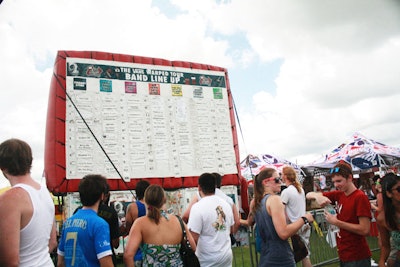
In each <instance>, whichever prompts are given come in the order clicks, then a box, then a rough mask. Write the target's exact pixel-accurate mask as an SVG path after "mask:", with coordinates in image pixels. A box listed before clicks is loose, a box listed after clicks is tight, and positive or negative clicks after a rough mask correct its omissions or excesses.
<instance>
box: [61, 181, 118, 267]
mask: <svg viewBox="0 0 400 267" xmlns="http://www.w3.org/2000/svg"><path fill="white" fill-rule="evenodd" d="M106 188H107V180H106V178H105V177H103V176H101V175H96V174H92V175H86V176H85V177H83V178H82V180H81V182H80V183H79V197H80V199H81V203H82V205H83V207H82V209H80V210H78V211H77V212H76V213H75V214H74V215H73V216H71V217H70V218H69V219H67V220H66V221H65V222H64V224H63V229H62V234H61V238H60V242H59V246H58V250H57V253H58V264H57V266H68V267H69V266H88V267H92V266H93V267H95V266H101V267H109V266H114V265H113V262H112V250H111V245H110V230H109V226H108V224H107V222H106V221H105V220H104V219H102V218H101V217H99V216H98V215H97V211H98V208H99V204H100V202H101V201H102V200H103V198H104V197H105V194H104V192H105V191H106Z"/></svg>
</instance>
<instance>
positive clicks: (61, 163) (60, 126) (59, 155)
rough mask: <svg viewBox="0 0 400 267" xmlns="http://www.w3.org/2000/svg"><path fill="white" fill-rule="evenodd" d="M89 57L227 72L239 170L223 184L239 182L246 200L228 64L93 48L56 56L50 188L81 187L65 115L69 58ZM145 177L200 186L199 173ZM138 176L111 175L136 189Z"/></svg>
mask: <svg viewBox="0 0 400 267" xmlns="http://www.w3.org/2000/svg"><path fill="white" fill-rule="evenodd" d="M68 57H75V58H87V59H96V60H108V61H119V62H129V63H138V64H150V65H162V66H173V67H183V68H188V69H199V70H213V71H221V72H224V73H225V77H226V87H227V91H228V103H229V112H230V119H231V124H232V135H233V142H234V149H235V156H236V166H237V169H238V173H237V174H226V175H224V177H223V181H222V185H236V186H240V187H241V189H242V190H241V195H242V199H243V200H246V201H244V203H243V204H245V205H246V203H247V188H246V184H247V183H245V182H243V180H244V178H242V177H241V176H240V159H239V147H238V141H237V133H236V124H235V116H234V107H233V100H232V94H231V90H230V85H229V79H228V74H227V70H226V69H225V68H221V67H216V66H211V65H205V64H198V63H192V62H185V61H169V60H165V59H160V58H149V57H141V56H130V55H123V54H113V53H107V52H94V51H58V53H57V57H56V59H55V64H54V69H53V77H52V79H51V86H50V93H49V101H48V111H47V124H46V139H45V162H44V175H45V177H46V183H47V187H48V189H49V190H50V191H51V192H52V193H53V194H60V193H61V194H62V193H67V192H76V191H78V184H79V179H66V155H65V119H66V58H68ZM143 178H144V179H149V180H150V179H151V183H153V184H159V185H161V186H162V187H163V188H165V189H166V190H168V189H178V188H188V187H197V180H198V176H194V177H181V178H177V177H164V178H152V177H143ZM138 181H139V179H131V180H130V181H129V182H125V181H123V180H122V179H109V181H108V183H109V184H110V188H111V190H133V189H135V188H136V183H137V182H138Z"/></svg>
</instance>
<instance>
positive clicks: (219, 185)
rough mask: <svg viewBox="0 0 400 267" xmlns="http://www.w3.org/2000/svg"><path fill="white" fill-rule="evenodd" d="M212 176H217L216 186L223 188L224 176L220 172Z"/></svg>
mask: <svg viewBox="0 0 400 267" xmlns="http://www.w3.org/2000/svg"><path fill="white" fill-rule="evenodd" d="M212 175H214V176H215V186H216V187H217V188H221V182H222V176H221V174H219V173H218V172H213V173H212Z"/></svg>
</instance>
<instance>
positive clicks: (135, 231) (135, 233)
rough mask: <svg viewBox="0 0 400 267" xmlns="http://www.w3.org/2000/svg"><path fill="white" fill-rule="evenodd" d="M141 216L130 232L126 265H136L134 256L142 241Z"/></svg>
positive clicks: (126, 249)
mask: <svg viewBox="0 0 400 267" xmlns="http://www.w3.org/2000/svg"><path fill="white" fill-rule="evenodd" d="M141 227H142V226H141V224H140V218H139V219H138V220H136V221H135V222H134V223H133V225H132V228H131V231H130V232H129V238H128V243H127V244H126V247H125V251H124V263H125V266H126V267H134V266H135V265H134V262H133V258H134V256H135V254H136V251H137V250H138V248H139V246H140V244H141V243H142V238H143V237H142V230H141Z"/></svg>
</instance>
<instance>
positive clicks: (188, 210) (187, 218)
mask: <svg viewBox="0 0 400 267" xmlns="http://www.w3.org/2000/svg"><path fill="white" fill-rule="evenodd" d="M198 200H199V199H198V198H197V194H195V195H194V196H193V197H192V200H191V201H190V203H189V205H188V207H187V208H186V210H185V212H184V213H183V215H182V220H183V221H184V222H185V223H187V222H188V221H189V215H190V210H191V209H192V206H193V204H194V203H196V202H197V201H198Z"/></svg>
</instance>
